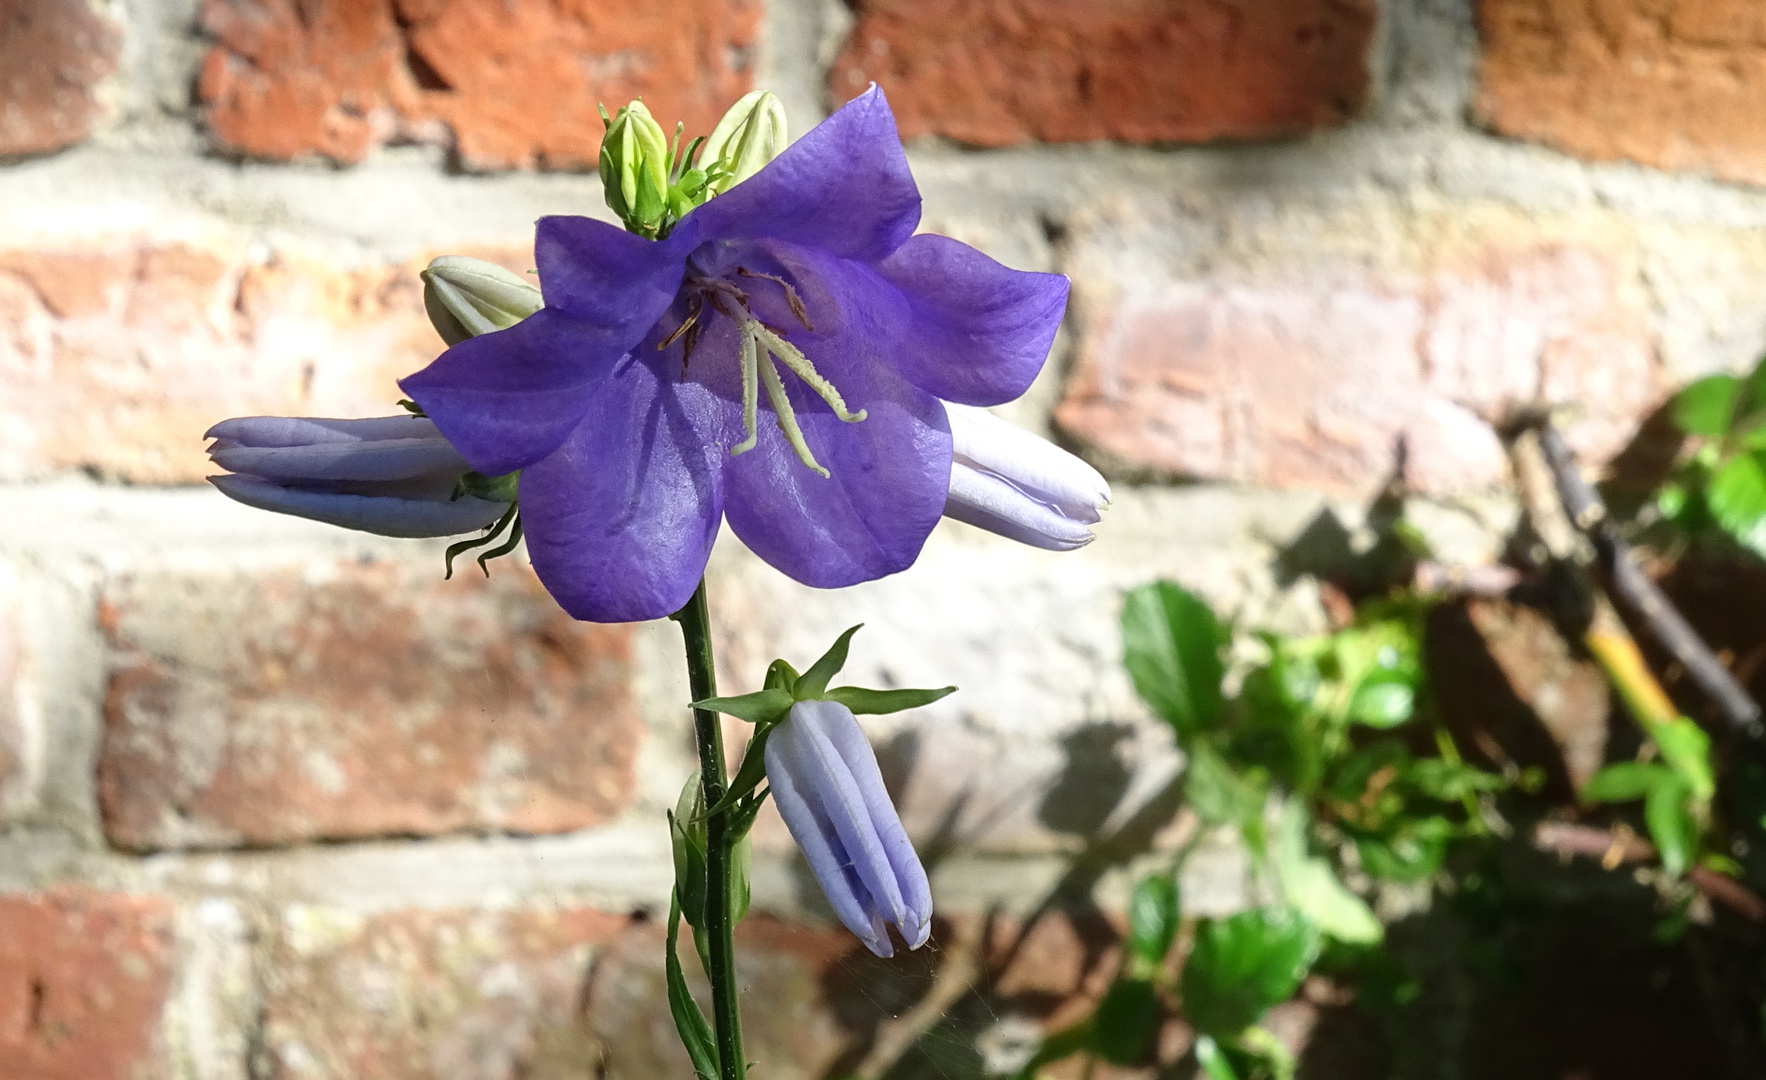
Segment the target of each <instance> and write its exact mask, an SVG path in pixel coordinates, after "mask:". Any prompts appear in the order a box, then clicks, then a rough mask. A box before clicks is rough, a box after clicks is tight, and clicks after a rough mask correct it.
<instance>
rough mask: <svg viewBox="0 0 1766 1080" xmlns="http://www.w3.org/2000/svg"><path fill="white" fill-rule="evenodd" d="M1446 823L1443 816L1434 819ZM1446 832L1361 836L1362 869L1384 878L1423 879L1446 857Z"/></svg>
mask: <svg viewBox="0 0 1766 1080" xmlns="http://www.w3.org/2000/svg"><path fill="white" fill-rule="evenodd" d="M1430 820H1433V821H1439V822H1441V823H1443V824H1446V819H1444V818H1433V819H1430ZM1447 840H1448V835H1447V833H1445V832H1441V831H1439V830H1433V829H1409V830H1405V831H1402V832H1400V833H1398V834H1397V835H1395V836H1389V837H1358V838H1357V839H1356V841H1355V850H1356V851H1357V852H1359V853H1360V854H1361V865H1362V869H1364V870H1366V871H1367V872H1368V873H1369V874H1371V875H1372V876H1374V877H1376V878H1380V879H1382V880H1384V881H1421V880H1422V879H1423V878H1426V877H1428V876H1429V875H1430V874H1433V873H1434V872H1435V871H1437V870H1439V869H1441V864H1442V863H1443V862H1445V861H1446V859H1447Z"/></svg>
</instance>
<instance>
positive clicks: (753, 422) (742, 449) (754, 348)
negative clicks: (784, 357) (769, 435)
mask: <svg viewBox="0 0 1766 1080" xmlns="http://www.w3.org/2000/svg"><path fill="white" fill-rule="evenodd" d="M772 366H773V362H772V361H771V360H768V361H767V367H769V368H770V367H772ZM759 369H760V345H759V344H758V343H757V342H756V341H755V340H754V335H753V334H749V333H744V334H743V335H742V431H743V433H744V434H745V435H747V438H745V439H743V440H742V441H741V442H739V443H737V444H736V445H735V446H732V447H730V456H731V457H735V456H736V455H737V454H746V453H747V452H748V451H750V450H752V449H754V444H755V443H756V442H758V441H759V439H760V433H759V430H758V416H759V413H760V372H759Z"/></svg>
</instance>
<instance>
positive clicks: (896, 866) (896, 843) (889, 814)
mask: <svg viewBox="0 0 1766 1080" xmlns="http://www.w3.org/2000/svg"><path fill="white" fill-rule="evenodd" d="M800 715H801V716H803V717H804V718H805V719H814V720H815V721H816V724H817V727H818V729H819V730H820V732H821V733H822V735H823V736H825V737H826V738H827V740H828V742H829V743H830V744H831V745H832V746H833V748H834V750H835V752H836V753H838V754H839V755H840V760H841V761H842V762H843V763H844V764H845V766H846V769H847V771H848V773H849V774H850V775H851V777H852V781H853V783H854V785H855V786H856V787H857V790H858V794H859V796H860V797H861V798H862V799H863V800H864V805H865V813H866V814H867V815H868V816H869V817H870V821H871V825H872V826H873V827H874V828H875V829H876V831H877V838H878V840H879V841H880V842H881V843H882V845H883V850H884V853H885V854H886V855H887V857H888V859H889V867H890V871H891V876H892V879H893V882H894V884H895V885H896V887H897V888H898V889H899V890H900V893H901V898H902V904H903V907H902V909H901V910H900V911H898V912H896V913H895V914H894V921H895V924H896V926H897V927H899V928H900V929H901V933H902V936H903V937H904V938H906V939H907V942H908V947H909V948H913V949H917V948H919V947H920V946H921V945H923V944H925V943H926V935H927V934H929V933H930V932H931V927H932V887H931V885H930V883H928V882H927V880H926V869H925V867H924V866H922V865H921V864H920V856H919V854H918V853H916V852H915V851H914V845H913V842H912V841H910V840H909V839H908V834H907V830H905V829H903V828H902V827H901V815H899V814H897V813H896V812H895V802H894V800H892V799H891V798H890V797H889V790H888V789H887V788H885V787H884V786H883V773H882V771H881V770H880V769H878V768H877V754H876V752H875V751H874V750H872V749H871V743H870V740H869V739H866V738H865V733H864V731H863V730H862V729H861V728H860V727H859V726H858V721H857V720H856V719H855V718H854V717H853V715H852V710H851V709H848V708H847V707H846V706H844V705H842V704H840V703H839V702H837V701H800V702H798V703H797V704H796V705H793V706H792V707H791V717H792V720H793V721H795V720H796V719H797V718H798V717H799V716H800Z"/></svg>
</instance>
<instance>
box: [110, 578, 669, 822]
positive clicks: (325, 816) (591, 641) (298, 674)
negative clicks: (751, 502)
mask: <svg viewBox="0 0 1766 1080" xmlns="http://www.w3.org/2000/svg"><path fill="white" fill-rule="evenodd" d="M466 569H467V571H468V572H467V573H466V574H463V575H460V576H458V577H456V578H455V579H454V580H453V581H448V582H444V581H442V580H441V567H440V565H435V566H423V567H421V568H416V569H409V568H407V569H400V568H397V567H394V566H391V565H387V564H379V565H362V564H356V563H344V564H337V565H334V566H329V567H322V568H310V569H309V570H308V571H307V572H306V573H305V574H303V573H301V572H296V571H266V572H263V573H262V574H260V575H258V576H247V575H244V574H239V575H215V576H195V575H192V576H184V575H179V574H173V573H167V574H164V575H155V576H146V577H137V578H131V579H126V580H123V581H119V582H117V583H115V584H113V585H112V586H110V587H109V588H108V589H107V590H106V592H105V596H104V619H103V623H104V626H105V629H106V632H107V633H108V634H109V636H110V640H111V646H112V649H113V657H114V659H113V665H112V669H111V675H110V685H109V691H108V694H107V696H106V698H105V709H104V713H105V733H104V739H103V744H102V748H101V751H100V758H99V763H98V787H99V803H100V807H101V809H102V811H103V815H104V824H105V830H106V832H107V834H108V835H109V837H110V839H111V841H112V842H113V843H115V844H118V845H120V846H122V847H126V848H132V849H151V848H162V847H174V846H182V845H193V846H225V845H234V844H252V845H263V844H280V843H290V842H295V841H302V840H311V839H318V838H345V837H365V836H379V835H395V834H424V835H428V834H435V833H444V832H449V831H455V830H478V831H482V830H508V831H515V832H528V833H557V832H565V831H569V830H573V829H580V828H583V827H586V826H590V825H595V824H597V823H600V822H604V821H606V820H608V819H609V818H611V817H613V816H614V815H616V814H617V813H619V812H620V811H621V810H622V809H624V808H625V806H626V805H627V804H628V803H629V801H630V800H631V798H632V795H633V786H634V783H635V781H634V777H633V768H634V766H633V759H634V756H635V754H636V749H637V744H638V741H639V738H640V734H641V727H640V725H641V720H640V718H639V716H638V713H637V708H636V705H635V703H634V701H633V697H632V692H631V688H630V683H631V678H632V656H631V636H630V630H629V628H626V627H616V626H596V625H591V624H586V623H576V622H573V621H572V620H570V619H569V618H568V617H567V616H565V615H564V614H563V613H562V612H560V611H559V610H558V607H557V605H556V604H554V603H553V602H552V600H551V599H550V597H548V596H547V595H546V594H545V592H544V591H543V590H541V589H540V587H539V585H538V583H537V582H536V581H535V580H534V579H533V577H532V575H531V574H530V573H528V572H526V571H525V570H523V569H521V568H520V567H518V566H516V565H514V564H512V563H511V562H508V561H505V562H503V563H501V564H500V565H498V566H497V567H495V577H494V579H493V580H492V581H490V582H485V581H483V580H482V579H477V578H475V577H474V576H473V575H475V574H476V573H477V571H476V568H474V567H471V566H470V565H468V566H467V567H466Z"/></svg>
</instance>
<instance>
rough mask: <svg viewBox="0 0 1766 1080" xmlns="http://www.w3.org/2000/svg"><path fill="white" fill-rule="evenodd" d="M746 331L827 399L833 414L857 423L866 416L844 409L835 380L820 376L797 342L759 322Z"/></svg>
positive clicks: (824, 399) (817, 394)
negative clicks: (794, 342)
mask: <svg viewBox="0 0 1766 1080" xmlns="http://www.w3.org/2000/svg"><path fill="white" fill-rule="evenodd" d="M749 333H752V334H753V335H754V336H755V337H756V338H757V339H759V341H760V343H761V344H762V345H765V346H766V348H767V351H768V352H770V353H772V354H773V355H774V356H776V357H778V358H779V359H780V360H782V361H784V362H785V366H786V367H788V368H790V369H791V371H792V373H793V374H795V375H796V376H797V377H798V378H799V379H802V380H803V381H804V382H805V383H806V384H808V386H809V388H810V389H811V390H814V391H815V392H816V396H817V397H820V398H821V399H822V400H823V401H825V402H827V403H828V407H829V408H830V409H833V410H834V415H835V416H838V417H839V418H840V419H841V420H842V421H844V422H845V423H848V424H856V423H858V422H859V421H860V420H863V419H864V418H865V415H866V413H865V410H863V409H860V410H859V411H858V412H849V411H848V410H847V408H846V400H845V399H844V398H842V397H841V396H840V391H838V390H836V389H834V384H833V383H831V382H829V381H828V380H827V379H824V378H823V377H822V373H821V372H819V371H817V370H816V366H815V364H813V363H811V362H810V359H809V357H807V356H805V355H803V351H802V350H801V349H799V348H798V347H797V346H795V345H793V344H791V343H790V342H789V341H786V340H785V339H784V338H782V337H780V336H779V335H778V334H777V333H775V332H774V331H773V329H772V328H771V327H769V326H767V325H766V324H765V323H762V322H756V323H754V327H753V329H752V330H750V331H749Z"/></svg>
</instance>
